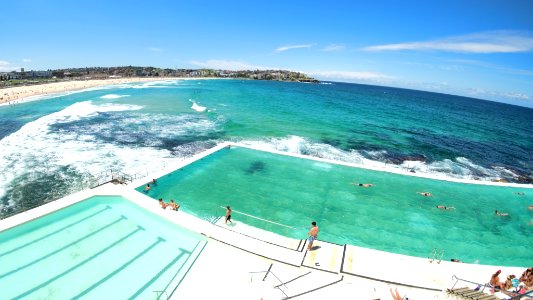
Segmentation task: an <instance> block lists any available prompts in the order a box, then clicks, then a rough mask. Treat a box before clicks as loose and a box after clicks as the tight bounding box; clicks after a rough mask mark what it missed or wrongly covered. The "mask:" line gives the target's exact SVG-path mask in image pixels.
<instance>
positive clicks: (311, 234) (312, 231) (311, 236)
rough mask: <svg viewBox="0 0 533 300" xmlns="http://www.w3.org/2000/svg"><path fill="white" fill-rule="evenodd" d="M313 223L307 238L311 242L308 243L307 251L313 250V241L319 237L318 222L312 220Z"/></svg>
mask: <svg viewBox="0 0 533 300" xmlns="http://www.w3.org/2000/svg"><path fill="white" fill-rule="evenodd" d="M311 225H312V226H313V227H311V229H310V230H309V237H308V238H307V241H308V242H309V244H308V245H307V251H311V248H312V247H313V242H314V241H315V240H316V238H317V237H318V226H316V222H315V221H313V222H311Z"/></svg>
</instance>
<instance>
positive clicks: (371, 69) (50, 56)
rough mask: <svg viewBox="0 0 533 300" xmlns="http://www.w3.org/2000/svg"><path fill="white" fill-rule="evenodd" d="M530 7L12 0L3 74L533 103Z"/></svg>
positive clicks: (0, 15)
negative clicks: (147, 77) (256, 79)
mask: <svg viewBox="0 0 533 300" xmlns="http://www.w3.org/2000/svg"><path fill="white" fill-rule="evenodd" d="M532 13H533V1H529V0H524V1H513V0H507V1H496V0H484V1H476V0H468V1H379V0H377V1H311V0H307V1H277V0H272V1H231V0H227V1H187V2H185V1H164V0H163V1H147V0H146V1H136V0H133V1H100V0H92V1H55V0H50V1H44V0H42V1H31V0H30V1H27V0H26V1H4V2H3V3H2V11H1V12H0V28H2V29H1V30H0V43H1V44H0V72H2V71H10V70H14V69H19V68H21V67H24V68H25V69H26V70H30V69H35V70H39V69H49V68H50V69H55V68H65V67H86V66H89V67H92V66H121V65H138V66H156V67H170V68H203V67H207V68H217V69H218V68H222V69H280V68H281V69H289V70H294V71H301V72H305V73H307V74H309V75H311V76H313V77H315V78H318V79H322V80H334V81H345V82H357V83H364V84H377V85H386V86H396V87H404V88H411V89H420V90H429V91H435V92H442V93H450V94H456V95H464V96H470V97H475V98H481V99H489V100H494V101H500V102H506V103H512V104H517V105H521V106H528V107H533V17H531V16H532Z"/></svg>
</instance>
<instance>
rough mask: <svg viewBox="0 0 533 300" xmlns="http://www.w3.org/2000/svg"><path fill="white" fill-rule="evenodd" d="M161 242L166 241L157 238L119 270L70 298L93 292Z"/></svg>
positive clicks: (77, 297)
mask: <svg viewBox="0 0 533 300" xmlns="http://www.w3.org/2000/svg"><path fill="white" fill-rule="evenodd" d="M162 242H166V240H165V239H164V238H162V237H157V240H156V241H155V242H153V243H152V244H151V245H150V246H148V247H146V249H144V250H142V251H141V252H139V253H138V254H137V255H135V256H134V257H133V258H131V259H130V260H128V261H127V262H125V263H124V264H122V265H121V266H120V267H119V268H117V269H115V270H114V271H112V272H111V273H109V274H107V275H106V276H104V277H102V279H100V280H98V281H97V282H95V283H93V284H92V285H91V286H90V287H88V288H86V289H85V290H84V291H82V292H81V293H79V294H78V295H76V296H74V297H72V298H71V299H79V298H81V297H83V296H85V295H86V294H87V293H90V292H91V291H92V290H94V289H95V288H97V287H98V286H99V285H101V284H102V283H104V282H106V281H108V280H109V279H111V278H112V277H113V276H115V275H117V274H118V273H120V272H121V271H122V270H124V269H125V268H127V267H128V266H129V265H131V264H132V263H133V262H135V261H136V260H137V259H139V258H141V257H142V256H144V255H146V254H147V253H148V252H150V251H151V250H152V249H153V248H155V246H157V245H158V244H160V243H162Z"/></svg>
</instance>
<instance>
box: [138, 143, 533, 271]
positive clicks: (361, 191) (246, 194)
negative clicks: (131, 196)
mask: <svg viewBox="0 0 533 300" xmlns="http://www.w3.org/2000/svg"><path fill="white" fill-rule="evenodd" d="M352 182H357V183H372V184H374V185H375V186H374V187H370V188H363V187H358V186H354V185H352V184H351V183H352ZM142 189H143V186H139V187H138V188H137V190H139V191H142ZM421 191H430V192H431V193H433V195H434V196H433V197H423V196H421V195H419V194H417V192H421ZM522 192H523V193H524V194H525V195H517V194H515V193H522ZM148 195H149V196H150V197H152V198H154V199H158V198H163V199H164V200H166V201H168V200H170V199H172V198H173V199H175V200H176V201H177V202H178V203H180V204H181V207H182V208H181V209H182V210H183V211H186V212H188V213H191V214H193V215H196V216H198V217H200V218H204V219H213V218H216V217H217V216H222V215H223V214H224V209H223V208H221V206H226V205H231V206H232V208H233V209H234V210H236V211H239V212H243V213H246V214H249V215H253V216H256V217H259V218H262V219H267V220H271V221H273V222H276V223H280V224H284V225H287V226H290V227H293V228H294V229H290V228H287V227H283V226H278V225H275V224H272V223H268V222H264V221H260V220H257V219H254V218H250V217H246V216H244V215H241V214H238V213H234V214H233V216H232V217H233V219H235V220H236V221H237V222H244V223H247V224H249V225H253V226H255V227H258V228H261V229H265V230H268V231H272V232H276V233H279V234H282V235H285V236H288V237H293V238H298V239H303V238H305V237H306V234H307V231H308V230H309V227H310V223H311V221H317V223H318V225H319V227H320V230H321V231H320V234H319V239H322V240H326V241H330V242H334V243H338V244H351V245H356V246H362V247H367V248H372V249H378V250H383V251H388V252H394V253H399V254H406V255H412V256H418V257H428V256H429V255H430V253H431V252H432V250H433V249H434V248H437V249H438V252H439V253H440V252H441V251H442V250H444V256H443V259H447V260H449V259H451V258H456V259H460V260H462V261H465V262H469V263H480V264H490V265H507V266H531V265H533V252H532V251H531V249H532V246H533V235H532V233H533V226H531V223H530V222H531V220H532V219H533V211H532V210H528V206H529V205H531V204H533V190H532V189H527V188H511V187H498V186H486V185H474V184H464V183H454V182H448V181H441V180H431V179H426V178H418V177H412V176H402V175H397V174H392V173H386V172H378V171H370V170H365V169H360V168H353V167H347V166H341V165H335V164H328V163H323V162H317V161H312V160H307V159H299V158H294V157H288V156H283V155H276V154H272V153H268V152H262V151H255V150H250V149H246V148H242V147H231V149H228V148H224V149H222V150H220V151H218V152H216V153H214V154H212V155H209V156H208V157H206V158H204V159H202V160H199V161H197V162H194V163H193V164H191V165H188V166H185V167H183V168H181V169H179V170H176V171H174V172H172V173H169V174H167V175H165V176H163V177H161V178H159V179H158V182H157V185H155V186H152V189H151V190H150V191H149V192H148ZM437 205H446V206H453V207H455V208H456V209H455V210H453V211H442V210H439V209H437V208H436V206H437ZM495 209H498V210H501V211H504V212H507V213H509V217H498V216H496V215H495V214H494V210H495Z"/></svg>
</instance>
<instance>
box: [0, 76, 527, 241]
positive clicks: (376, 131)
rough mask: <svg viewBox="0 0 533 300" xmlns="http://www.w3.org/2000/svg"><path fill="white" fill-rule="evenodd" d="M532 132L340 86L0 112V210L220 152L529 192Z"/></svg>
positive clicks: (501, 117)
mask: <svg viewBox="0 0 533 300" xmlns="http://www.w3.org/2000/svg"><path fill="white" fill-rule="evenodd" d="M204 108H205V110H203V109H204ZM531 124H533V110H532V109H529V108H523V107H518V106H511V105H506V104H499V103H495V102H488V101H482V100H477V99H472V98H464V97H457V96H451V95H444V94H436V93H428V92H422V91H413V90H404V89H396V88H386V87H377V86H368V85H358V84H347V83H327V84H304V83H285V82H271V81H243V80H190V81H185V80H182V81H163V82H152V83H142V84H127V85H118V86H109V87H105V88H100V89H93V90H89V91H84V92H75V93H66V94H63V95H60V96H56V97H51V98H50V97H49V98H46V99H41V100H36V101H32V102H27V103H19V104H17V105H4V106H0V210H1V211H2V212H3V213H10V212H12V211H14V210H19V209H24V208H26V207H31V206H33V205H36V204H39V203H42V202H44V201H49V200H52V199H57V198H59V197H61V196H64V195H66V194H69V193H71V192H73V191H76V190H79V189H80V188H83V187H86V186H87V184H88V182H91V181H93V180H94V176H96V175H97V174H100V173H101V172H104V171H107V170H109V169H115V170H121V171H123V172H125V173H129V174H132V173H147V172H150V171H157V170H160V169H161V168H162V167H165V166H169V165H172V164H174V163H176V162H178V161H180V160H181V159H183V158H185V157H190V156H191V155H193V154H195V153H198V152H200V151H202V150H205V149H207V148H210V147H212V146H214V145H215V144H217V143H219V142H223V141H236V142H241V143H245V144H249V145H252V146H256V147H263V148H267V149H277V150H281V151H287V152H292V153H301V154H307V155H311V156H317V157H323V158H331V159H335V160H341V161H346V162H353V163H361V164H365V165H376V166H384V167H386V168H395V169H401V170H407V169H408V170H411V171H413V172H416V173H417V174H429V175H437V176H443V177H453V178H459V179H461V178H466V179H479V180H486V181H491V180H496V179H505V180H507V181H510V182H519V183H531V182H532V178H533V175H532V174H533V164H532V162H533V126H531ZM468 186H471V185H468ZM476 188H479V189H483V187H476ZM530 194H531V193H526V195H525V196H524V197H522V198H521V199H526V200H521V201H522V202H527V201H528V200H527V199H529V198H527V197H529V196H530ZM511 196H512V195H511ZM513 199H515V198H513V197H510V198H507V197H502V198H501V199H500V200H498V201H501V203H502V204H504V203H508V202H509V201H514V200H513ZM529 200H531V199H529ZM476 201H478V200H476ZM531 204H533V203H531ZM522 213H523V214H524V216H526V217H528V218H529V219H532V216H531V211H527V210H525V211H522ZM527 228H528V229H526V230H529V232H530V228H531V226H528V227H527ZM526 242H530V240H528V241H526Z"/></svg>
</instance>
